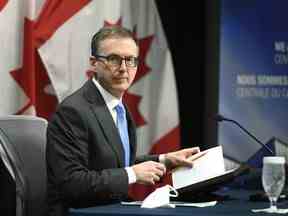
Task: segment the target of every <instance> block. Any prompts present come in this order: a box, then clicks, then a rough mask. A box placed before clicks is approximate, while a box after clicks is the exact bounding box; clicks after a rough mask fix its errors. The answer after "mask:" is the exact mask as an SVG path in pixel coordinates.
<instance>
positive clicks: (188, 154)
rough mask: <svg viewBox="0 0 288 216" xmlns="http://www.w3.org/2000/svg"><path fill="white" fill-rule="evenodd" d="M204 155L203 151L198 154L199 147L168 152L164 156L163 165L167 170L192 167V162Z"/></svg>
mask: <svg viewBox="0 0 288 216" xmlns="http://www.w3.org/2000/svg"><path fill="white" fill-rule="evenodd" d="M204 154H206V152H205V151H203V152H200V149H199V147H194V148H186V149H183V150H179V151H175V152H169V153H167V154H165V155H164V157H165V165H166V167H167V168H169V169H173V168H175V167H178V166H189V167H192V166H193V161H195V160H196V159H197V158H199V157H202V156H203V155H204Z"/></svg>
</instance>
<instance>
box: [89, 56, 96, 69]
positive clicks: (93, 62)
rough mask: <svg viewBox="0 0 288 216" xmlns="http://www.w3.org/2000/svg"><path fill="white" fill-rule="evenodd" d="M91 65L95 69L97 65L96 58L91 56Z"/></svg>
mask: <svg viewBox="0 0 288 216" xmlns="http://www.w3.org/2000/svg"><path fill="white" fill-rule="evenodd" d="M89 63H90V66H92V67H95V65H96V63H97V60H96V58H95V57H94V56H90V57H89Z"/></svg>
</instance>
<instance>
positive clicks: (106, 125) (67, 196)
mask: <svg viewBox="0 0 288 216" xmlns="http://www.w3.org/2000/svg"><path fill="white" fill-rule="evenodd" d="M127 121H128V127H129V138H130V145H131V147H130V148H131V164H133V163H137V162H142V161H146V160H154V161H157V160H158V159H157V156H156V155H154V156H143V157H139V158H135V154H136V132H135V125H134V123H133V121H132V119H131V116H130V114H129V112H127ZM123 151H124V150H123V147H122V143H121V139H120V136H119V133H118V130H117V128H116V126H115V124H114V121H113V119H112V116H111V114H110V112H109V110H108V108H107V106H106V104H105V102H104V99H103V98H102V96H101V94H100V92H99V91H98V89H97V87H96V85H95V84H94V83H93V82H92V80H88V81H87V82H86V83H85V84H84V86H83V87H82V88H80V89H79V90H77V91H76V92H75V93H73V94H72V95H71V96H69V97H67V98H66V99H65V100H64V101H63V102H62V103H61V104H60V105H59V107H58V109H57V111H56V113H55V114H54V115H53V117H52V119H51V121H50V122H49V125H48V129H47V150H46V157H47V172H48V173H47V175H48V205H49V215H55V216H56V215H57V216H58V215H59V216H60V215H67V214H68V213H67V212H68V208H70V207H73V208H78V207H81V208H82V207H89V206H92V205H99V204H105V203H111V202H113V201H119V200H121V199H125V197H127V194H128V176H127V173H126V171H125V169H124V168H123V167H124V152H123Z"/></svg>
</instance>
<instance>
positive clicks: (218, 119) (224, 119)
mask: <svg viewBox="0 0 288 216" xmlns="http://www.w3.org/2000/svg"><path fill="white" fill-rule="evenodd" d="M215 120H216V121H217V122H222V121H227V122H232V123H234V124H236V125H237V126H238V127H239V128H241V129H242V130H243V131H244V132H245V133H246V134H248V135H249V136H250V137H251V138H253V139H254V140H255V141H256V142H257V143H259V144H260V145H261V146H263V147H264V148H265V149H266V150H267V151H268V152H270V154H272V155H274V152H273V151H272V150H271V149H270V148H269V147H268V146H266V145H265V144H264V143H263V142H261V141H260V140H259V139H257V137H255V136H254V135H253V134H252V133H250V132H249V131H248V130H247V129H245V128H244V127H243V126H242V125H241V124H240V123H239V122H237V121H235V120H233V119H228V118H225V117H224V116H222V115H220V114H217V115H216V116H215Z"/></svg>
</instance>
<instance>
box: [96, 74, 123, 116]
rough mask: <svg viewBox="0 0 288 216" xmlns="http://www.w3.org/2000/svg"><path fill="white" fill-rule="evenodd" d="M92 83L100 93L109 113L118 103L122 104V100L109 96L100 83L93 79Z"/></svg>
mask: <svg viewBox="0 0 288 216" xmlns="http://www.w3.org/2000/svg"><path fill="white" fill-rule="evenodd" d="M92 81H93V82H94V84H95V85H96V87H97V88H98V90H99V91H100V94H101V95H102V97H103V98H104V101H105V103H106V105H107V107H108V109H109V110H110V111H111V110H113V109H114V108H115V106H117V105H118V104H119V103H121V102H122V98H121V99H118V98H117V97H115V96H113V95H112V94H110V93H109V92H108V91H107V90H106V89H104V88H103V87H102V86H101V85H100V83H99V82H98V81H97V80H96V79H95V78H92Z"/></svg>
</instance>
